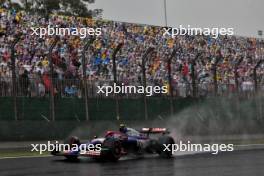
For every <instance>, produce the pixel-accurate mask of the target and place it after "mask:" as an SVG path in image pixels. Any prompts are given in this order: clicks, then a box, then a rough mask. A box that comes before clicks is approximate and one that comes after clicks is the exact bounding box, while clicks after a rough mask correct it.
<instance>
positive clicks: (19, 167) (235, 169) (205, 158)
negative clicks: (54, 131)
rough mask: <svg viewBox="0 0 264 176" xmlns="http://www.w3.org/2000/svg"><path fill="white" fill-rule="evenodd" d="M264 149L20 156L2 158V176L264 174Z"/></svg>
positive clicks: (225, 175)
mask: <svg viewBox="0 0 264 176" xmlns="http://www.w3.org/2000/svg"><path fill="white" fill-rule="evenodd" d="M263 166H264V150H255V151H241V152H233V153H223V154H219V155H211V154H206V155H204V154H203V155H195V156H180V157H175V158H173V159H169V160H167V159H160V158H157V157H150V158H143V159H125V160H121V161H119V162H116V163H96V162H94V161H91V160H89V159H81V160H79V161H77V162H68V161H66V160H64V158H63V157H62V158H61V157H59V158H56V157H44V158H19V159H2V160H0V175H1V176H7V175H8V176H38V175H43V176H50V175H54V176H97V175H98V176H99V175H107V176H119V175H121V176H263V175H264V167H263Z"/></svg>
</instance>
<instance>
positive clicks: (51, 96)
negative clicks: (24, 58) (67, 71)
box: [48, 36, 59, 121]
mask: <svg viewBox="0 0 264 176" xmlns="http://www.w3.org/2000/svg"><path fill="white" fill-rule="evenodd" d="M58 41H59V37H58V36H56V37H55V39H54V41H53V42H52V44H51V46H50V48H49V55H48V56H49V57H48V58H49V67H50V82H51V85H50V117H51V119H52V121H55V103H54V87H53V72H54V70H53V62H52V50H53V49H54V47H55V46H56V44H57V42H58Z"/></svg>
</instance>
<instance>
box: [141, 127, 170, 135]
mask: <svg viewBox="0 0 264 176" xmlns="http://www.w3.org/2000/svg"><path fill="white" fill-rule="evenodd" d="M140 132H141V133H147V134H150V133H151V134H155V133H163V134H165V133H170V132H169V130H168V129H167V128H142V129H141V131H140Z"/></svg>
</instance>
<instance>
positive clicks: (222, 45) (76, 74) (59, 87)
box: [0, 5, 264, 97]
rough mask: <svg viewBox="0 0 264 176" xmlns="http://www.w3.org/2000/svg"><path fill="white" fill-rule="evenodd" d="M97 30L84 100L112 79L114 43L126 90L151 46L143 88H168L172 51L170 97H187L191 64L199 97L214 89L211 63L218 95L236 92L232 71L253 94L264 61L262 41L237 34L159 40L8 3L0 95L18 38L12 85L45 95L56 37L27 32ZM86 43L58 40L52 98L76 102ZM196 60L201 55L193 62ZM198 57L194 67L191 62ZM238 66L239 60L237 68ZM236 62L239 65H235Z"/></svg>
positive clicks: (121, 26) (1, 33) (135, 29)
mask: <svg viewBox="0 0 264 176" xmlns="http://www.w3.org/2000/svg"><path fill="white" fill-rule="evenodd" d="M48 25H50V26H53V27H67V28H71V27H72V28H73V27H74V28H82V27H88V26H89V27H92V28H98V27H99V28H101V29H102V35H100V36H98V37H96V39H95V41H94V42H93V44H92V46H91V47H90V48H89V51H88V52H86V59H87V60H86V63H87V64H86V65H85V67H86V73H85V74H86V78H87V82H88V83H89V94H90V95H92V94H93V93H95V88H96V86H97V85H99V84H100V85H101V84H106V85H107V84H111V82H112V81H113V79H114V78H113V72H112V65H113V64H112V54H113V51H114V49H115V48H116V47H117V45H118V44H120V43H122V44H123V47H122V49H121V51H120V52H119V53H118V54H117V58H116V60H117V80H118V81H119V82H122V83H124V84H126V85H141V84H142V72H141V71H142V67H141V66H142V56H143V54H144V53H145V51H146V50H147V49H148V48H149V47H153V48H155V49H154V52H153V53H152V55H151V56H150V57H149V59H148V60H147V63H146V79H147V85H153V86H156V85H160V86H163V85H168V83H169V82H168V79H169V76H168V70H169V69H168V68H169V67H168V64H167V60H168V58H169V57H170V55H171V53H172V51H173V49H175V50H176V55H175V56H174V57H173V59H172V63H171V67H172V68H171V73H172V86H173V91H174V95H177V96H188V95H189V94H190V92H191V87H190V85H191V82H192V76H191V75H192V74H191V70H192V66H195V77H196V83H197V85H198V90H199V91H200V93H201V94H207V93H208V92H212V91H213V82H214V80H213V77H214V76H213V66H214V64H215V63H216V61H217V59H220V61H219V62H218V64H217V75H216V78H217V81H218V84H219V88H220V89H219V91H223V92H224V91H227V90H228V91H235V87H236V79H235V77H236V74H235V70H237V76H238V83H239V86H240V89H241V90H242V91H248V90H250V91H251V90H253V83H254V80H253V70H254V67H255V65H256V64H257V63H258V61H259V60H261V59H264V58H263V57H264V41H263V40H261V39H256V38H248V37H240V36H220V37H218V38H217V39H214V38H212V37H210V36H188V35H185V36H176V37H175V38H171V37H165V36H164V35H163V33H164V30H163V27H157V26H150V25H139V24H131V23H124V22H115V21H104V20H93V19H90V18H81V17H69V16H61V15H57V14H52V15H50V16H49V18H43V17H41V16H38V15H32V14H28V13H26V12H24V11H16V10H14V9H12V8H11V7H9V6H8V5H6V6H4V7H2V8H1V9H0V96H8V95H10V94H11V92H12V86H10V85H12V66H11V43H12V42H13V40H14V39H15V38H16V37H17V36H18V34H22V36H21V39H20V40H19V42H18V43H17V45H16V47H15V51H16V53H15V59H16V61H15V65H16V70H15V72H16V76H17V78H18V81H17V87H18V91H19V94H20V95H26V96H45V95H47V93H48V92H49V91H50V87H51V85H50V84H51V81H50V61H49V58H48V52H49V47H50V46H51V43H52V42H53V41H54V36H48V35H46V36H45V37H44V38H40V37H39V36H37V35H31V33H32V30H31V28H32V27H35V28H39V27H43V28H47V26H48ZM86 42H87V39H82V38H80V37H78V36H70V35H65V36H60V38H59V42H58V44H57V45H56V47H55V48H54V50H53V53H52V64H53V67H54V73H53V75H52V77H53V79H54V85H55V86H54V88H55V92H56V93H57V94H59V95H62V96H79V97H80V96H81V94H82V93H81V92H82V91H81V90H82V83H83V78H84V75H83V65H82V50H83V48H84V45H85V43H86ZM198 56H199V57H198ZM194 59H196V61H195V65H193V64H192V61H193V60H194ZM239 61H241V62H239ZM238 63H239V64H238ZM257 75H258V81H259V82H260V85H262V86H263V85H264V64H262V65H260V67H259V68H258V69H257Z"/></svg>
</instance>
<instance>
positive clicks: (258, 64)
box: [253, 59, 264, 93]
mask: <svg viewBox="0 0 264 176" xmlns="http://www.w3.org/2000/svg"><path fill="white" fill-rule="evenodd" d="M262 63H264V60H262V59H261V60H259V61H258V63H257V64H256V65H255V67H254V71H253V77H254V78H253V79H254V85H255V93H258V75H257V69H258V68H259V66H260V65H261V64H262Z"/></svg>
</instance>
